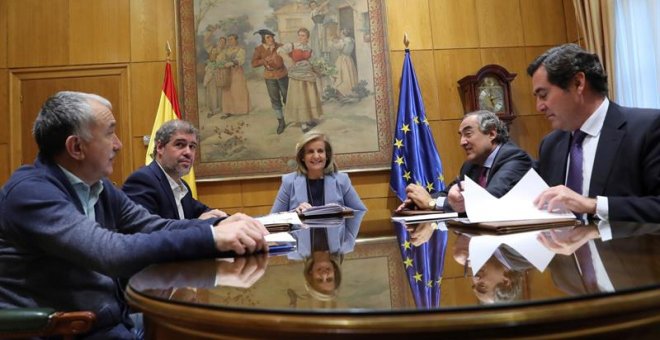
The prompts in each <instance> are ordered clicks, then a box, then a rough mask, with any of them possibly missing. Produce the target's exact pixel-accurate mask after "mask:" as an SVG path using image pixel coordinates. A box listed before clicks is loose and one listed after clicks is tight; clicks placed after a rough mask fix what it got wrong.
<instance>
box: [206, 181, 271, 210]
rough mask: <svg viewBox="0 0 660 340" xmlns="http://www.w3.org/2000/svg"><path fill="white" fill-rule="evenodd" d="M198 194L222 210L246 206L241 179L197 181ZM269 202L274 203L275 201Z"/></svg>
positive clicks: (210, 205)
mask: <svg viewBox="0 0 660 340" xmlns="http://www.w3.org/2000/svg"><path fill="white" fill-rule="evenodd" d="M197 196H198V199H199V200H200V201H202V202H204V204H206V205H208V206H209V207H213V208H218V209H221V210H225V209H228V208H243V207H244V206H245V205H244V204H243V202H244V200H243V193H242V189H241V182H240V181H223V182H197ZM247 203H248V204H247V205H259V204H257V203H256V202H255V203H252V202H249V201H248V202H247ZM268 204H269V205H272V204H273V202H272V201H271V202H270V203H268Z"/></svg>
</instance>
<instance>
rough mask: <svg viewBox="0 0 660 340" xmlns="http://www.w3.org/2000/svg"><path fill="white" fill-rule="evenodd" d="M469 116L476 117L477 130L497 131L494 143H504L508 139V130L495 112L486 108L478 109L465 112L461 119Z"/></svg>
mask: <svg viewBox="0 0 660 340" xmlns="http://www.w3.org/2000/svg"><path fill="white" fill-rule="evenodd" d="M470 116H476V117H477V123H478V124H479V131H481V132H482V133H484V134H487V133H488V132H490V131H492V130H495V132H497V136H496V137H495V140H494V141H495V143H497V144H504V143H506V142H508V141H509V130H508V129H507V127H506V124H504V122H503V121H502V120H501V119H500V118H499V117H497V115H496V114H494V113H492V112H490V111H488V110H479V111H473V112H468V113H466V114H465V117H463V119H465V118H467V117H470Z"/></svg>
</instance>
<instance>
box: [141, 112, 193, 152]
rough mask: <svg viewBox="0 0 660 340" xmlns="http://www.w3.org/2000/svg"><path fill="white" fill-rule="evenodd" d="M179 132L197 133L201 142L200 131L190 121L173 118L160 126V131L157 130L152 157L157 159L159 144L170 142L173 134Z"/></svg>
mask: <svg viewBox="0 0 660 340" xmlns="http://www.w3.org/2000/svg"><path fill="white" fill-rule="evenodd" d="M177 132H181V133H185V134H189V135H195V139H197V142H198V143H199V131H198V130H197V129H196V128H195V127H194V126H193V125H192V124H191V123H190V122H188V121H185V120H180V119H172V120H169V121H167V122H165V123H164V124H163V125H161V126H160V128H159V129H158V131H156V136H155V137H154V150H153V151H152V152H151V158H153V159H156V155H157V154H158V150H157V149H158V144H167V143H169V142H170V140H171V139H172V136H173V135H174V134H175V133H177Z"/></svg>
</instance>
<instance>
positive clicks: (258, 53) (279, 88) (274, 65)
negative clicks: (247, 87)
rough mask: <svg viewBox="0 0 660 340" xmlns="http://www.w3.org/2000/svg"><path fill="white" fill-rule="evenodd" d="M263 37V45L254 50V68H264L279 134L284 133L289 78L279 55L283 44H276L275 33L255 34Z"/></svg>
mask: <svg viewBox="0 0 660 340" xmlns="http://www.w3.org/2000/svg"><path fill="white" fill-rule="evenodd" d="M257 33H259V34H260V35H261V45H259V46H257V47H256V48H255V49H254V54H253V55H252V67H255V68H256V67H259V66H263V67H264V80H265V81H266V89H267V90H268V97H269V98H270V105H271V107H272V108H273V110H275V117H277V134H278V135H279V134H281V133H282V132H284V128H286V123H285V122H284V113H283V111H282V107H283V105H284V104H285V103H286V95H287V89H288V88H289V77H288V76H287V70H286V67H284V61H283V60H282V57H281V56H280V55H279V54H277V48H279V47H280V46H282V44H280V43H277V42H275V33H273V32H271V31H269V30H267V29H261V30H258V31H257V32H254V34H257Z"/></svg>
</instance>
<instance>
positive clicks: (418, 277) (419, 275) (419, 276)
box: [414, 273, 422, 282]
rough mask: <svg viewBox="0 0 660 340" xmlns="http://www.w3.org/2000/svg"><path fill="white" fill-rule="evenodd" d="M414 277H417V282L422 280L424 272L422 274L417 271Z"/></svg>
mask: <svg viewBox="0 0 660 340" xmlns="http://www.w3.org/2000/svg"><path fill="white" fill-rule="evenodd" d="M414 278H415V281H417V282H419V281H422V274H420V273H415V276H414Z"/></svg>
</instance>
